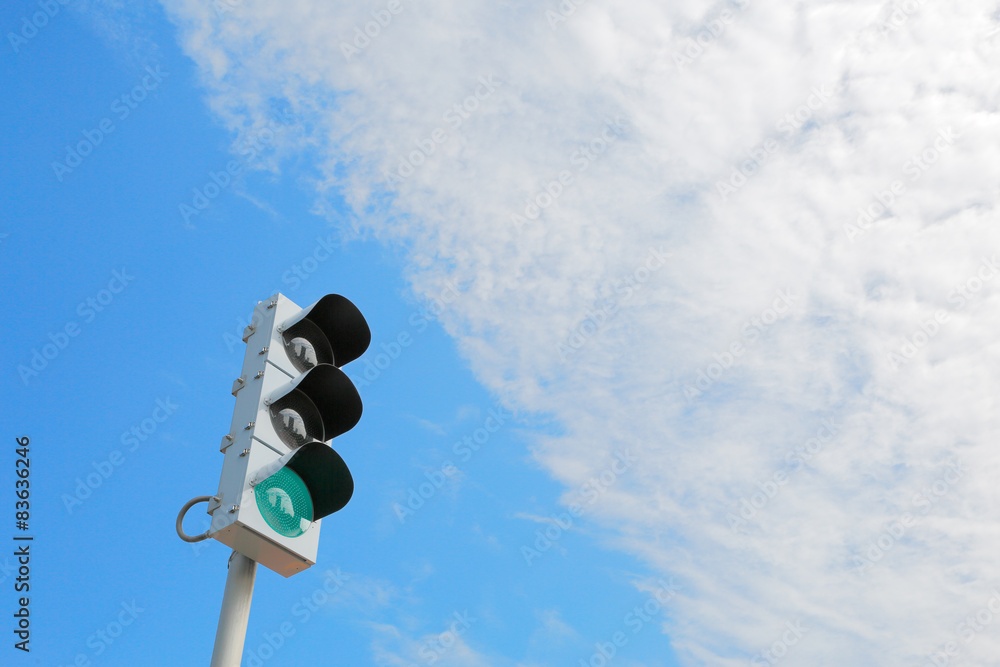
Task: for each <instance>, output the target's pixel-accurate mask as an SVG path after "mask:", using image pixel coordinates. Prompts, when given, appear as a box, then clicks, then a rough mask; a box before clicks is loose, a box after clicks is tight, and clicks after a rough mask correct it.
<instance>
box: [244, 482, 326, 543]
mask: <svg viewBox="0 0 1000 667" xmlns="http://www.w3.org/2000/svg"><path fill="white" fill-rule="evenodd" d="M253 492H254V497H255V498H256V499H257V509H259V510H260V515H261V516H262V517H264V521H267V525H269V526H270V527H271V528H273V529H274V530H275V532H276V533H278V534H279V535H284V536H285V537H298V536H299V535H301V534H302V533H304V532H306V530H307V529H308V528H309V526H311V525H312V521H313V504H312V497H310V495H309V490H308V489H307V488H306V485H305V482H303V481H302V478H301V477H299V476H298V475H297V474H296V473H295V472H294V471H292V470H289V469H288V468H282V469H281V470H279V471H278V472H276V473H274V474H273V475H271V476H270V477H268V478H267V479H265V480H264V481H262V482H261V483H260V484H258V485H257V486H255V487H254V491H253Z"/></svg>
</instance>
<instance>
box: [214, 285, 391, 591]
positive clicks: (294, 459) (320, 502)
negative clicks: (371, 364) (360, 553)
mask: <svg viewBox="0 0 1000 667" xmlns="http://www.w3.org/2000/svg"><path fill="white" fill-rule="evenodd" d="M252 321H253V324H251V325H250V326H249V327H247V328H246V330H245V331H244V335H243V340H244V341H246V343H247V351H246V356H245V357H244V360H243V373H242V374H241V376H240V377H239V379H237V380H236V382H235V383H234V384H233V395H234V396H236V408H235V410H234V412H233V422H232V427H231V428H230V430H229V433H228V434H227V435H226V436H225V437H224V438H223V439H222V445H221V447H220V449H221V450H222V452H223V453H224V454H225V461H224V463H223V467H222V477H221V479H220V482H219V492H218V494H217V495H216V497H215V499H213V500H212V501H211V502H210V503H209V507H208V512H209V514H211V515H212V528H211V529H210V530H209V536H210V537H213V538H215V539H217V540H219V541H220V542H222V543H224V544H226V545H228V546H230V547H232V548H233V549H235V550H236V551H239V552H240V553H242V554H243V555H245V556H247V557H248V558H251V559H252V560H255V561H257V562H258V563H260V564H262V565H264V566H265V567H267V568H269V569H271V570H274V571H275V572H278V573H279V574H281V575H283V576H286V577H288V576H291V575H292V574H295V573H296V572H301V571H302V570H304V569H306V568H308V567H310V566H311V565H313V564H314V563H315V562H316V553H317V549H318V546H319V529H320V522H321V520H322V519H323V517H326V516H329V515H330V514H333V513H334V512H336V511H338V510H340V509H341V508H343V507H344V505H346V504H347V502H348V501H349V500H350V499H351V495H352V494H353V493H354V480H353V479H352V478H351V473H350V471H349V470H348V468H347V464H345V463H344V460H343V459H342V458H341V457H340V455H339V454H338V453H337V452H336V451H334V449H333V448H332V447H331V446H330V445H329V444H327V443H328V442H329V441H330V440H332V439H333V438H336V437H337V436H339V435H341V434H343V433H345V432H346V431H349V430H350V429H351V428H353V427H354V425H355V424H357V423H358V420H359V419H360V418H361V411H362V406H361V398H360V396H358V392H357V389H356V388H355V387H354V385H353V383H352V382H351V381H350V379H348V377H347V375H346V374H345V373H344V372H343V371H341V370H340V368H339V366H342V365H344V364H346V363H349V362H351V361H353V360H354V359H356V358H358V357H359V356H361V355H362V354H363V353H364V351H365V350H366V349H367V348H368V344H369V343H370V342H371V331H370V330H369V329H368V324H367V322H365V318H364V316H363V315H362V314H361V312H360V311H359V310H358V309H357V307H355V305H354V304H353V303H351V302H350V301H348V300H347V299H345V298H344V297H342V296H339V295H336V294H328V295H326V296H324V297H323V298H322V299H320V300H319V301H317V302H316V303H314V304H313V305H312V306H310V307H309V308H305V309H301V308H299V307H298V306H297V305H295V304H294V303H293V302H292V301H290V300H289V299H288V298H286V297H285V296H283V295H281V294H278V295H276V296H274V297H272V298H271V299H268V300H267V301H262V302H260V303H259V304H257V307H256V309H255V310H254V316H253V320H252Z"/></svg>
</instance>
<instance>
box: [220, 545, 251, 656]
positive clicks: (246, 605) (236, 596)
mask: <svg viewBox="0 0 1000 667" xmlns="http://www.w3.org/2000/svg"><path fill="white" fill-rule="evenodd" d="M256 574H257V563H256V561H252V560H250V559H249V558H247V557H246V556H244V555H243V554H241V553H239V552H237V551H234V552H233V555H232V556H230V557H229V574H228V575H227V576H226V592H225V593H224V594H223V595H222V612H221V613H220V614H219V629H218V630H217V631H216V633H215V650H213V651H212V667H240V660H241V659H242V658H243V642H244V641H245V640H246V636H247V621H249V620H250V601H251V599H252V598H253V582H254V576H255V575H256Z"/></svg>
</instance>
